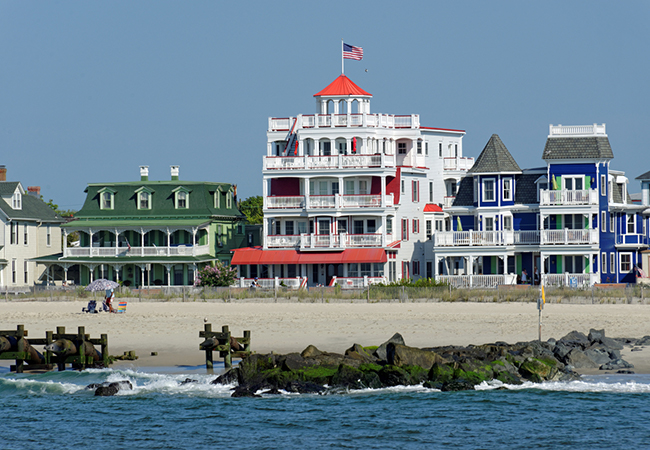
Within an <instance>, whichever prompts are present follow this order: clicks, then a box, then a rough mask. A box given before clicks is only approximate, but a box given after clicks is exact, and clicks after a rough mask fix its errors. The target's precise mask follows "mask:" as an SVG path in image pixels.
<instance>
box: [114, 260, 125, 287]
mask: <svg viewBox="0 0 650 450" xmlns="http://www.w3.org/2000/svg"><path fill="white" fill-rule="evenodd" d="M122 266H123V264H113V270H114V271H115V278H117V280H115V281H117V282H118V283H119V281H120V269H121V268H122Z"/></svg>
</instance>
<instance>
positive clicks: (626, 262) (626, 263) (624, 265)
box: [619, 253, 632, 273]
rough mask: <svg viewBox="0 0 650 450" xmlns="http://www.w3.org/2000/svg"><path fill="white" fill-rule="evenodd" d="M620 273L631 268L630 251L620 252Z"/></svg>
mask: <svg viewBox="0 0 650 450" xmlns="http://www.w3.org/2000/svg"><path fill="white" fill-rule="evenodd" d="M619 256H620V258H621V273H624V272H629V271H630V270H632V253H621V254H620V255H619Z"/></svg>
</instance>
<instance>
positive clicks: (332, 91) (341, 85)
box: [314, 74, 372, 97]
mask: <svg viewBox="0 0 650 450" xmlns="http://www.w3.org/2000/svg"><path fill="white" fill-rule="evenodd" d="M323 95H331V96H334V97H341V96H344V95H367V96H368V97H372V95H371V94H369V93H367V92H366V91H364V90H363V89H361V88H360V87H359V86H357V85H356V84H354V83H353V82H352V80H350V79H349V78H348V77H346V76H345V75H343V74H341V75H339V77H338V78H337V79H336V80H334V81H332V82H331V83H330V84H329V86H327V87H326V88H325V89H323V90H322V91H320V92H319V93H318V94H314V97H319V96H323Z"/></svg>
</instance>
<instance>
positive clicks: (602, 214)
mask: <svg viewBox="0 0 650 450" xmlns="http://www.w3.org/2000/svg"><path fill="white" fill-rule="evenodd" d="M600 229H601V230H603V231H607V213H606V212H605V211H601V212H600Z"/></svg>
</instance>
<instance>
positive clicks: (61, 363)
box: [55, 327, 65, 372]
mask: <svg viewBox="0 0 650 450" xmlns="http://www.w3.org/2000/svg"><path fill="white" fill-rule="evenodd" d="M64 334H65V327H56V336H55V337H56V338H57V339H63V337H62V335H64ZM56 367H57V369H58V370H59V372H63V371H65V356H59V357H57V360H56Z"/></svg>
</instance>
